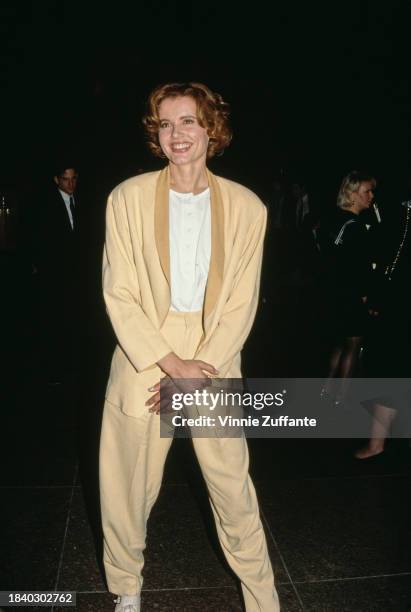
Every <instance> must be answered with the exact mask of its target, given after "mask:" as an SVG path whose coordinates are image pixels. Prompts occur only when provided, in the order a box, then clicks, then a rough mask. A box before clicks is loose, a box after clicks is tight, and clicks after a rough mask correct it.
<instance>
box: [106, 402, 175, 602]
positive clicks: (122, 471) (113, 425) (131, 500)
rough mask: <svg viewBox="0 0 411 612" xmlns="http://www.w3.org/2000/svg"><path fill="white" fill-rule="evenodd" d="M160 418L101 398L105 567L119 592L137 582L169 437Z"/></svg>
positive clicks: (126, 591) (138, 584) (133, 590)
mask: <svg viewBox="0 0 411 612" xmlns="http://www.w3.org/2000/svg"><path fill="white" fill-rule="evenodd" d="M159 423H160V420H159V417H158V416H157V415H153V414H149V413H148V412H147V415H143V416H141V418H133V417H130V416H127V415H125V414H123V413H122V412H121V410H120V408H119V407H118V406H115V405H113V404H111V403H109V402H106V405H105V409H104V418H103V426H102V433H101V451H100V494H101V511H102V522H103V532H104V566H105V570H106V577H107V583H108V587H109V590H110V591H111V592H112V593H116V594H119V595H133V594H135V593H139V592H140V591H141V587H142V582H143V581H142V576H141V571H142V569H143V564H144V558H143V551H144V548H145V541H146V525H147V520H148V517H149V514H150V510H151V508H152V507H153V504H154V502H155V501H156V499H157V496H158V493H159V490H160V486H161V480H162V476H163V470H164V463H165V460H166V457H167V453H168V450H169V448H170V445H171V442H172V439H170V438H160V430H159Z"/></svg>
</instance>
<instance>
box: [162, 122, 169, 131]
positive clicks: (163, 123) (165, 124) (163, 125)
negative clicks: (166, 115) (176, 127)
mask: <svg viewBox="0 0 411 612" xmlns="http://www.w3.org/2000/svg"><path fill="white" fill-rule="evenodd" d="M169 125H170V124H169V122H168V121H161V123H160V127H161V128H162V129H164V128H167V127H168V126H169Z"/></svg>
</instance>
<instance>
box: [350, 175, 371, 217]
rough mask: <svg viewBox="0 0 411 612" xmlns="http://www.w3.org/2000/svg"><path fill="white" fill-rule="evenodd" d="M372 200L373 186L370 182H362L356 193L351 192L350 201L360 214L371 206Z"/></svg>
mask: <svg viewBox="0 0 411 612" xmlns="http://www.w3.org/2000/svg"><path fill="white" fill-rule="evenodd" d="M373 199H374V185H373V183H372V182H371V181H364V182H363V183H361V185H360V186H359V189H358V191H353V192H352V194H351V200H352V203H353V205H354V207H355V208H356V209H357V210H358V212H361V211H362V210H365V209H367V208H369V207H370V206H371V203H372V201H373Z"/></svg>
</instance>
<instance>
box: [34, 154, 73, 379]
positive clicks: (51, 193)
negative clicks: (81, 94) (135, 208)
mask: <svg viewBox="0 0 411 612" xmlns="http://www.w3.org/2000/svg"><path fill="white" fill-rule="evenodd" d="M77 181H78V172H77V169H76V167H75V166H74V165H72V164H67V163H63V164H62V165H60V166H59V167H57V168H56V171H55V174H54V177H53V184H52V185H50V187H49V189H48V190H47V191H46V192H45V193H43V194H41V196H39V197H38V198H36V202H35V206H34V208H32V209H31V212H30V228H29V231H30V235H31V239H30V251H31V254H30V255H31V263H32V267H33V273H34V275H35V279H36V285H37V291H38V296H39V300H38V303H39V308H40V320H41V321H42V326H41V327H42V335H43V339H42V340H43V341H42V343H41V345H42V349H43V351H44V355H45V368H46V372H45V374H46V377H47V379H48V381H49V382H55V383H59V382H62V381H65V380H67V379H70V378H71V375H72V373H73V372H74V371H75V370H76V364H75V359H74V350H73V349H74V344H75V337H76V333H77V329H78V315H77V299H76V296H77V295H78V293H79V290H78V284H79V283H78V273H79V266H78V258H79V257H78V254H79V248H78V247H79V242H78V225H79V203H78V198H77V194H76V188H77Z"/></svg>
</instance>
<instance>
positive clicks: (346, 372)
mask: <svg viewBox="0 0 411 612" xmlns="http://www.w3.org/2000/svg"><path fill="white" fill-rule="evenodd" d="M361 345H362V336H353V337H350V338H344V340H343V341H342V342H340V343H338V344H337V345H336V346H335V347H334V349H333V352H332V354H331V358H330V364H329V371H328V379H327V381H326V383H325V385H324V390H325V392H326V393H329V394H331V393H332V390H333V389H332V387H333V382H332V381H333V379H334V378H344V379H349V378H351V377H352V375H353V373H354V371H355V368H356V365H357V363H358V357H359V355H360V351H361ZM348 382H349V381H348V380H347V381H346V382H344V381H343V382H342V383H341V387H340V389H339V390H338V391H337V392H336V394H335V395H336V397H337V398H341V397H344V395H345V393H346V391H347V388H348Z"/></svg>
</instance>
